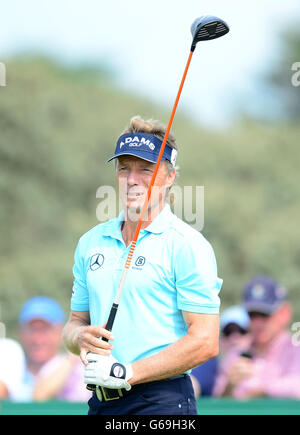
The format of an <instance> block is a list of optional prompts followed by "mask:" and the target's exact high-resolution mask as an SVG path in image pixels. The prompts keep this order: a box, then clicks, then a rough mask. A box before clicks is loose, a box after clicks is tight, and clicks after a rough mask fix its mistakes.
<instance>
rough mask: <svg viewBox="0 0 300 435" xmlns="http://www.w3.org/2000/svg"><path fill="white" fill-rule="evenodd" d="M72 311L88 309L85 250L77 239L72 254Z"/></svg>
mask: <svg viewBox="0 0 300 435" xmlns="http://www.w3.org/2000/svg"><path fill="white" fill-rule="evenodd" d="M73 276H74V281H73V289H72V298H71V310H72V311H89V293H88V289H87V285H86V267H85V251H84V247H83V246H82V241H81V240H79V242H78V245H77V247H76V250H75V254H74V266H73Z"/></svg>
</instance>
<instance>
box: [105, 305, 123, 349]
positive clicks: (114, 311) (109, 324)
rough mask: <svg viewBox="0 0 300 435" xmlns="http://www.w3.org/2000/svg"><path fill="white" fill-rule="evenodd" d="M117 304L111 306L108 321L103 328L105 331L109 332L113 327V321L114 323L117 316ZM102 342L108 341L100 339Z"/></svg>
mask: <svg viewBox="0 0 300 435" xmlns="http://www.w3.org/2000/svg"><path fill="white" fill-rule="evenodd" d="M118 306H119V305H118V304H112V307H111V310H110V313H109V317H108V321H107V324H106V326H105V329H107V331H111V330H112V328H113V325H114V321H115V317H116V314H117V310H118ZM102 340H103V341H108V338H106V337H102Z"/></svg>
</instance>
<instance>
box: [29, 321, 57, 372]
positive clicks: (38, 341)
mask: <svg viewBox="0 0 300 435" xmlns="http://www.w3.org/2000/svg"><path fill="white" fill-rule="evenodd" d="M61 332H62V325H53V324H51V323H48V322H46V321H45V320H42V319H34V320H32V321H30V322H28V323H26V324H25V325H23V326H22V328H21V331H20V336H21V340H22V344H23V347H24V350H25V352H26V355H27V358H28V359H29V360H30V361H32V362H34V363H36V364H45V363H46V362H47V361H49V360H50V359H51V358H53V357H54V356H55V355H56V354H57V352H58V351H59V348H60V345H61V341H62V340H61Z"/></svg>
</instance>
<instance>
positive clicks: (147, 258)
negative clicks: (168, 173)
mask: <svg viewBox="0 0 300 435" xmlns="http://www.w3.org/2000/svg"><path fill="white" fill-rule="evenodd" d="M123 220H124V212H121V213H120V215H119V216H118V217H117V218H115V219H112V220H110V221H107V222H105V223H103V224H99V225H97V226H95V227H94V228H92V229H91V230H90V231H88V232H87V233H86V234H84V235H83V236H82V237H81V238H80V240H79V242H78V245H77V248H76V251H75V257H74V258H75V264H74V267H73V274H74V285H73V294H72V298H71V310H73V311H89V312H90V319H91V324H92V325H99V326H103V325H104V324H105V323H106V322H107V319H108V316H109V313H110V309H111V306H112V303H113V301H114V298H115V295H116V292H117V289H118V285H119V282H120V278H121V274H122V271H123V268H124V265H125V262H126V259H127V255H128V252H129V248H130V246H128V247H126V246H125V243H124V241H123V237H122V234H121V224H122V222H123ZM221 285H222V280H221V279H219V278H218V276H217V265H216V260H215V255H214V251H213V249H212V247H211V245H210V243H209V242H208V241H207V240H206V239H205V238H204V237H203V236H202V234H201V233H199V232H198V231H196V230H195V229H193V228H192V227H190V226H189V225H188V224H186V223H185V222H183V221H182V220H181V219H179V218H177V217H176V216H175V215H174V214H173V213H172V211H171V210H170V206H169V205H168V204H166V205H165V207H164V208H163V210H162V211H161V212H160V213H159V215H158V216H157V217H156V218H155V219H154V220H153V221H152V222H151V224H150V225H149V226H148V227H147V228H145V229H143V230H141V231H140V234H139V238H138V241H137V245H136V248H135V251H134V255H133V258H132V261H131V265H130V269H129V271H128V274H127V277H126V281H125V284H124V287H123V291H122V295H121V298H120V303H119V309H118V312H117V315H116V318H115V323H114V326H113V329H112V332H113V334H114V336H115V340H114V341H113V342H112V344H113V346H114V349H113V352H112V354H113V356H114V357H115V358H116V359H117V360H118V361H120V362H121V363H123V364H128V363H131V362H134V361H137V360H139V359H141V358H145V357H148V356H150V355H153V354H156V353H158V352H160V351H162V350H163V349H164V348H165V347H167V346H169V345H170V344H172V343H174V342H175V341H177V340H179V339H180V338H181V337H183V336H184V335H185V334H186V333H187V327H186V324H185V322H184V319H183V314H182V311H188V312H193V313H204V314H218V313H219V307H220V299H219V291H220V289H221Z"/></svg>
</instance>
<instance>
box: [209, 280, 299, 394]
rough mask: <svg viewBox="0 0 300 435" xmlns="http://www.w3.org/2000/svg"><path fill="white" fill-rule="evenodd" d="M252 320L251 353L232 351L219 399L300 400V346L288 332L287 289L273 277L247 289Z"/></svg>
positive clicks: (222, 375) (246, 302)
mask: <svg viewBox="0 0 300 435" xmlns="http://www.w3.org/2000/svg"><path fill="white" fill-rule="evenodd" d="M243 305H244V307H245V309H246V310H247V312H248V314H249V317H250V320H251V322H250V334H251V344H250V346H249V349H248V351H247V352H242V353H241V352H239V351H236V350H234V351H232V352H231V354H228V356H227V358H226V362H224V367H223V371H222V372H221V373H220V375H219V376H218V378H217V381H216V385H215V388H214V395H216V396H232V397H234V398H253V397H264V396H267V397H275V398H294V399H300V347H296V346H293V343H292V339H291V336H290V334H289V332H288V330H287V327H288V324H289V323H290V321H291V318H292V310H291V306H290V304H289V303H288V301H287V293H286V290H285V288H284V287H283V286H282V285H280V284H278V283H277V282H275V281H274V280H273V279H271V278H269V277H256V278H254V279H253V280H251V281H250V282H249V283H248V284H247V286H246V287H245V289H244V295H243Z"/></svg>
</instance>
